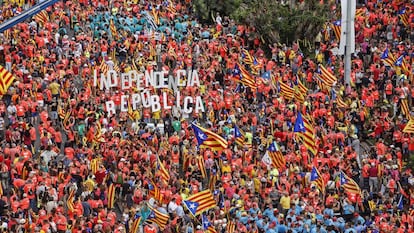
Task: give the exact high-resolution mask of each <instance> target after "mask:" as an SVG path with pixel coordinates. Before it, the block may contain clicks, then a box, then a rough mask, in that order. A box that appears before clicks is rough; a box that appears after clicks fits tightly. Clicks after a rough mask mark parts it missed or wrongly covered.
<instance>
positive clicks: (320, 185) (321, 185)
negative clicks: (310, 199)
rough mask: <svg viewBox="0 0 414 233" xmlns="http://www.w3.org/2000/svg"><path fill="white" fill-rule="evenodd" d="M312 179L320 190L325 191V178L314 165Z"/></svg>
mask: <svg viewBox="0 0 414 233" xmlns="http://www.w3.org/2000/svg"><path fill="white" fill-rule="evenodd" d="M310 181H312V182H313V183H314V184H315V185H316V187H317V188H318V189H319V191H321V192H322V193H325V186H326V185H325V182H324V181H323V178H322V176H321V174H320V173H319V171H318V169H317V168H316V167H312V171H311V175H310Z"/></svg>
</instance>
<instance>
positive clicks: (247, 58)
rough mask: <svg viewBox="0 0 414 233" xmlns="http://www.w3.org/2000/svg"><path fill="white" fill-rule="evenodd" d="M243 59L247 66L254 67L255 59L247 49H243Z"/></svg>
mask: <svg viewBox="0 0 414 233" xmlns="http://www.w3.org/2000/svg"><path fill="white" fill-rule="evenodd" d="M241 58H242V60H243V62H244V63H245V64H247V65H253V61H254V58H253V56H252V55H251V54H250V53H249V51H248V50H247V49H241Z"/></svg>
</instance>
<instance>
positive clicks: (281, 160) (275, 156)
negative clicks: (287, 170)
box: [266, 142, 286, 169]
mask: <svg viewBox="0 0 414 233" xmlns="http://www.w3.org/2000/svg"><path fill="white" fill-rule="evenodd" d="M266 153H267V155H268V156H269V157H270V159H271V161H272V166H273V167H275V168H277V169H279V168H283V167H285V166H286V159H285V157H284V156H283V154H282V152H281V151H280V149H279V145H277V143H276V142H272V143H271V144H270V145H269V148H267V151H266Z"/></svg>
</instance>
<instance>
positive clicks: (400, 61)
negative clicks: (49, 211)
mask: <svg viewBox="0 0 414 233" xmlns="http://www.w3.org/2000/svg"><path fill="white" fill-rule="evenodd" d="M394 65H395V66H396V67H401V70H402V71H403V72H404V73H409V71H410V70H409V69H408V65H407V62H406V61H405V59H404V55H401V56H400V57H398V58H397V60H395V63H394Z"/></svg>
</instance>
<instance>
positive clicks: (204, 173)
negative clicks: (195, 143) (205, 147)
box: [197, 155, 207, 179]
mask: <svg viewBox="0 0 414 233" xmlns="http://www.w3.org/2000/svg"><path fill="white" fill-rule="evenodd" d="M197 166H198V169H199V170H200V172H201V176H202V177H203V179H205V178H207V171H206V165H205V162H204V158H203V156H201V155H200V156H198V157H197Z"/></svg>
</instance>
